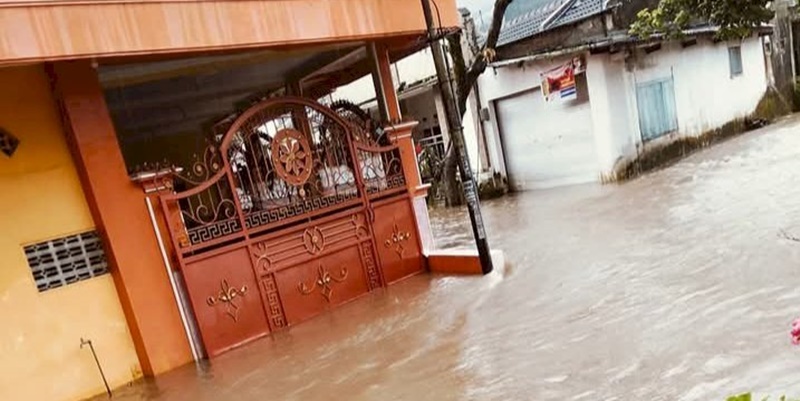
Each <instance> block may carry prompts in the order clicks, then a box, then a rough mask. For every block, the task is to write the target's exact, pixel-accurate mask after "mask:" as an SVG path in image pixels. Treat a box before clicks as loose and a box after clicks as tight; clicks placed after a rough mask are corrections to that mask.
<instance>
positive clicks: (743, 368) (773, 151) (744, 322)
mask: <svg viewBox="0 0 800 401" xmlns="http://www.w3.org/2000/svg"><path fill="white" fill-rule="evenodd" d="M484 218H485V221H486V224H487V229H488V233H489V239H490V245H491V246H492V247H493V248H494V249H502V250H503V251H504V252H505V254H506V263H507V265H506V266H496V271H495V273H493V274H491V275H489V276H488V277H443V276H432V275H422V276H417V277H414V278H412V279H409V280H407V281H405V282H403V283H401V284H398V285H395V286H392V287H390V288H388V289H387V290H384V291H378V292H377V293H374V294H370V295H368V296H366V297H363V298H361V299H359V300H357V301H355V302H353V303H350V304H348V305H346V306H344V307H341V308H338V309H337V310H335V311H332V312H330V313H328V314H325V315H323V316H321V317H317V318H315V319H313V320H312V321H309V322H307V323H304V324H302V325H299V326H297V327H294V328H292V329H290V330H288V331H286V332H283V333H278V334H276V335H274V336H273V337H268V338H265V339H262V340H259V341H257V342H255V343H253V344H250V345H248V346H245V347H243V348H240V349H237V350H234V351H232V352H229V353H227V354H224V355H223V356H221V357H219V358H217V359H215V360H214V361H213V362H211V363H210V364H209V365H208V366H205V367H203V368H196V367H195V366H187V367H184V368H180V369H178V370H176V371H173V372H170V373H168V374H166V375H163V376H160V377H158V378H157V379H155V380H150V381H143V382H139V383H136V384H134V385H132V386H130V387H126V388H122V389H119V390H118V391H116V392H115V399H117V400H126V401H132V400H180V401H184V400H185V401H189V400H191V401H201V400H237V401H245V400H409V401H411V400H437V401H439V400H591V401H596V400H608V401H611V400H686V401H689V400H698V401H699V400H703V401H706V400H724V399H725V397H727V396H729V395H733V394H736V393H740V392H745V391H753V392H755V393H756V394H758V395H759V396H766V395H772V397H773V399H775V398H777V397H779V396H780V395H782V394H786V395H790V396H793V397H797V396H800V349H799V348H797V347H793V346H792V345H791V343H790V339H789V329H790V323H791V321H792V319H794V318H795V317H797V316H798V315H800V242H794V241H790V240H788V239H785V238H784V237H783V236H782V235H781V233H782V232H784V231H785V233H787V234H788V235H794V236H796V237H800V118H798V117H792V118H791V119H789V120H785V121H783V122H781V123H778V124H776V125H773V126H770V127H766V128H764V129H761V130H758V131H754V132H750V133H748V134H745V135H743V136H740V137H737V138H734V139H731V140H729V141H727V142H724V143H722V144H719V145H716V146H714V147H712V148H709V149H706V150H704V151H701V152H698V153H696V154H694V155H692V156H690V157H688V158H686V159H684V160H682V161H680V162H678V163H677V164H675V165H673V166H671V167H668V168H666V169H663V170H660V171H657V172H654V173H651V174H648V175H646V176H644V177H641V178H639V179H636V180H634V181H631V182H628V183H625V184H621V185H606V186H599V185H588V186H576V187H568V188H559V189H553V190H547V191H538V192H530V193H524V194H518V195H513V196H507V197H505V198H501V199H498V200H494V201H488V202H485V203H484ZM432 220H433V224H434V231H435V234H436V236H437V242H438V244H439V246H440V247H462V248H463V247H468V246H469V245H470V243H471V231H470V229H469V220H468V218H467V215H466V211H459V210H436V211H433V212H432ZM99 356H100V362H101V363H102V362H103V360H102V357H103V355H102V353H101V354H100V355H99ZM98 380H99V377H98ZM104 398H105V396H100V397H98V398H97V399H98V400H100V399H104ZM758 399H761V398H760V397H759V398H758Z"/></svg>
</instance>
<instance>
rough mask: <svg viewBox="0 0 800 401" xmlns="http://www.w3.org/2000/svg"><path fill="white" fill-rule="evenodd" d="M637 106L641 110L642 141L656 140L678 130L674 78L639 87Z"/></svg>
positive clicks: (637, 90)
mask: <svg viewBox="0 0 800 401" xmlns="http://www.w3.org/2000/svg"><path fill="white" fill-rule="evenodd" d="M636 104H637V106H638V108H639V128H640V129H641V132H642V140H644V141H648V140H651V139H655V138H658V137H660V136H662V135H664V134H667V133H669V132H673V131H676V130H677V129H678V116H677V110H676V109H675V86H674V84H673V81H672V78H668V79H661V80H656V81H650V82H646V83H642V84H639V85H637V86H636Z"/></svg>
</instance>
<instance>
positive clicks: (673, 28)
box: [630, 0, 774, 40]
mask: <svg viewBox="0 0 800 401" xmlns="http://www.w3.org/2000/svg"><path fill="white" fill-rule="evenodd" d="M769 3H770V1H769V0H661V2H660V3H659V5H658V7H657V8H655V9H652V10H651V9H647V8H646V9H643V10H641V11H639V13H638V14H637V16H636V17H637V18H636V21H634V23H633V24H631V27H630V32H631V34H633V35H637V36H640V37H643V38H648V37H650V36H652V35H654V34H664V35H667V36H669V37H676V36H680V35H681V31H682V30H683V29H685V28H686V27H687V26H689V25H690V24H691V23H693V22H707V23H710V24H711V25H714V26H717V27H719V28H720V30H719V32H718V33H717V38H718V39H723V40H724V39H733V38H743V37H746V36H748V35H750V33H751V32H752V29H753V28H754V27H757V26H759V25H761V24H762V23H766V22H769V21H770V20H771V19H772V17H773V15H774V13H773V12H772V10H770V9H769V7H768V4H769Z"/></svg>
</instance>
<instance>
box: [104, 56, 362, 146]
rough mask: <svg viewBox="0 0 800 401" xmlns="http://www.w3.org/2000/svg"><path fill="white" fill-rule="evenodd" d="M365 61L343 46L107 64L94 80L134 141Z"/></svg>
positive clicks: (196, 125) (194, 126) (205, 120)
mask: <svg viewBox="0 0 800 401" xmlns="http://www.w3.org/2000/svg"><path fill="white" fill-rule="evenodd" d="M365 58H366V51H365V49H364V46H363V45H362V44H360V43H347V44H337V45H327V46H319V47H314V48H305V49H301V50H294V51H275V50H267V51H264V50H261V51H250V52H246V53H235V54H225V55H214V56H198V57H191V58H183V59H171V60H162V61H151V62H141V63H135V64H107V65H101V66H99V67H98V74H99V77H100V82H101V83H102V84H103V86H104V88H105V94H106V101H107V103H108V106H109V110H110V111H111V114H112V116H113V118H114V122H115V124H116V128H117V131H118V133H119V134H120V135H121V136H122V137H123V138H128V139H133V138H131V137H152V136H160V135H169V134H172V133H181V132H187V131H197V130H200V129H201V127H202V126H204V125H206V124H209V123H210V122H213V121H215V120H218V119H221V118H223V117H225V116H227V115H230V114H231V113H234V112H235V111H236V110H239V109H240V108H241V106H242V104H243V103H247V102H249V101H251V100H253V99H254V98H258V97H260V96H263V95H264V94H266V93H268V92H270V91H273V90H275V89H278V88H281V87H283V86H284V85H285V84H286V83H287V82H292V81H299V80H301V79H303V78H307V77H309V78H313V74H314V73H315V72H317V71H320V70H324V69H325V68H326V67H328V68H330V67H329V66H332V65H333V66H335V67H336V69H347V68H349V67H350V66H351V65H353V64H356V63H359V62H361V61H363V60H364V59H365Z"/></svg>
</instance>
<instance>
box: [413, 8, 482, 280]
mask: <svg viewBox="0 0 800 401" xmlns="http://www.w3.org/2000/svg"><path fill="white" fill-rule="evenodd" d="M421 1H422V11H423V13H424V14H425V24H426V25H427V27H428V42H429V43H430V46H431V53H432V54H433V64H434V66H435V67H436V78H437V80H438V81H439V82H438V86H439V91H440V92H441V94H442V101H443V102H444V107H445V114H446V118H447V126H448V127H449V128H450V141H452V142H451V143H452V146H453V151H455V156H456V158H457V159H458V167H459V172H460V173H461V185H462V187H463V188H464V198H465V199H466V201H467V210H468V211H469V219H470V222H471V223H472V234H473V236H474V237H475V244H476V245H477V246H478V257H479V258H480V261H481V271H483V274H489V273H491V272H492V269H493V267H492V257H491V254H490V253H489V242H488V241H487V240H486V229H485V228H484V226H483V217H482V216H481V205H480V199H479V197H478V186H477V185H476V184H475V177H473V175H472V167H471V166H470V165H469V155H467V149H466V146H465V145H464V128H463V127H462V126H461V114H460V113H459V111H458V107H457V105H456V98H455V94H454V93H453V86H452V85H451V82H450V71H448V69H447V67H446V65H445V61H444V52H443V51H442V44H441V43H440V42H439V38H437V34H436V28H435V27H434V25H433V13H432V12H431V3H430V0H421Z"/></svg>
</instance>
